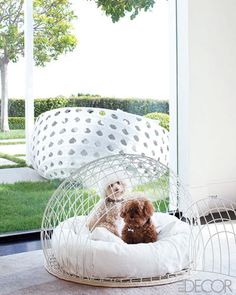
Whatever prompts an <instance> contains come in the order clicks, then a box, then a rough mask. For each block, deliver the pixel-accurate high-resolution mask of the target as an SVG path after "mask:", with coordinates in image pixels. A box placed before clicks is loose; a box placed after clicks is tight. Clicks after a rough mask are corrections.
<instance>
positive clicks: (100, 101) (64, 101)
mask: <svg viewBox="0 0 236 295" xmlns="http://www.w3.org/2000/svg"><path fill="white" fill-rule="evenodd" d="M34 107H35V114H34V115H35V117H38V116H39V115H40V114H42V113H44V112H46V111H49V110H52V109H57V108H62V107H94V108H106V109H112V110H116V109H121V110H123V111H126V112H129V113H133V114H137V115H141V116H143V115H145V114H148V113H152V112H158V113H167V114H168V113H169V102H168V101H167V100H155V99H137V98H132V99H128V98H127V99H121V98H108V97H99V96H79V97H72V98H65V97H56V98H47V99H35V101H34ZM24 116H25V101H24V100H23V99H10V100H9V117H24Z"/></svg>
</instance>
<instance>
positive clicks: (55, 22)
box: [0, 0, 77, 66]
mask: <svg viewBox="0 0 236 295" xmlns="http://www.w3.org/2000/svg"><path fill="white" fill-rule="evenodd" d="M23 4H24V0H0V59H3V58H5V60H6V61H8V62H9V61H12V62H17V61H18V59H19V57H20V56H22V55H23V54H24V11H23ZM75 18H76V16H75V14H74V12H73V10H72V8H71V4H70V1H69V0H34V58H35V63H36V65H41V66H44V65H45V64H46V63H47V62H50V61H51V60H55V59H57V58H58V56H59V55H60V54H62V53H65V52H67V51H72V50H73V49H74V48H75V46H76V44H77V40H76V37H75V35H73V27H72V24H71V22H72V20H73V19H75Z"/></svg>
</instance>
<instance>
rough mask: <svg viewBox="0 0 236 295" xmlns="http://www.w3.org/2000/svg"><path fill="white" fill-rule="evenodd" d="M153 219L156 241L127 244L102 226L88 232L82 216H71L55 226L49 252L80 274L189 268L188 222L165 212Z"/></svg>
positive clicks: (130, 275)
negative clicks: (156, 233) (156, 234)
mask: <svg viewBox="0 0 236 295" xmlns="http://www.w3.org/2000/svg"><path fill="white" fill-rule="evenodd" d="M152 220H153V222H154V224H155V226H156V229H157V232H158V241H157V242H155V243H148V244H143V243H141V244H126V243H125V242H123V241H122V239H121V238H119V237H117V236H115V235H114V234H113V233H111V232H109V231H108V230H107V229H105V228H102V227H97V228H96V229H95V230H94V231H93V232H92V233H91V232H90V231H89V230H88V228H87V227H86V225H85V224H86V217H85V216H79V217H72V218H70V219H67V220H65V221H64V222H62V223H60V224H59V225H58V226H57V227H56V228H55V229H54V231H53V236H52V251H53V254H54V256H55V258H56V260H57V262H58V263H59V265H60V266H61V268H62V269H63V270H64V271H65V272H68V273H69V274H72V275H73V274H74V275H76V276H78V275H79V276H82V277H95V278H96V277H98V278H107V277H110V278H112V277H114V278H118V277H120V278H121V277H125V278H135V277H156V276H161V275H166V274H167V273H175V272H178V271H181V270H183V269H185V268H188V267H189V225H188V224H187V223H185V222H182V221H180V220H179V219H177V218H176V217H174V216H171V215H168V214H164V213H154V215H153V217H152ZM104 261H106V263H104ZM78 266H79V267H78Z"/></svg>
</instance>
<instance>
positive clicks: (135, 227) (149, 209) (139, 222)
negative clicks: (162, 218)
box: [120, 197, 157, 244]
mask: <svg viewBox="0 0 236 295" xmlns="http://www.w3.org/2000/svg"><path fill="white" fill-rule="evenodd" d="M153 212H154V209H153V205H152V203H151V202H150V201H149V200H148V199H147V198H144V197H142V198H137V199H132V200H127V201H126V202H124V204H123V205H122V208H121V215H120V216H121V217H122V218H124V222H125V225H124V227H123V229H122V240H123V241H124V242H126V243H127V244H138V243H151V242H156V241H157V232H156V229H155V226H154V224H153V223H152V221H151V216H152V214H153Z"/></svg>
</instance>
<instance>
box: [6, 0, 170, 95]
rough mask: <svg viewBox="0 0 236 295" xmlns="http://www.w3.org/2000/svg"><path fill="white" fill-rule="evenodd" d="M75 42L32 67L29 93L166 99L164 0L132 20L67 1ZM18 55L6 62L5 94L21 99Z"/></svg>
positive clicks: (166, 22)
mask: <svg viewBox="0 0 236 295" xmlns="http://www.w3.org/2000/svg"><path fill="white" fill-rule="evenodd" d="M72 3H73V7H74V10H75V13H76V14H77V16H78V19H77V20H76V21H75V22H74V27H75V34H76V36H77V38H78V46H77V48H76V49H75V50H74V51H73V52H72V53H68V54H66V55H63V56H61V57H60V58H59V59H58V60H57V61H53V62H51V63H49V64H48V65H47V66H46V67H43V68H42V67H37V68H36V67H35V68H34V97H35V98H39V97H41V98H43V97H55V96H58V95H63V96H70V95H73V94H74V95H77V94H78V93H90V94H99V95H102V96H110V97H140V98H155V99H168V98H169V10H168V1H166V0H158V1H156V5H155V7H154V8H153V9H152V11H150V12H143V13H141V14H140V15H139V16H137V17H136V19H134V20H132V21H131V20H130V19H129V17H125V19H122V20H121V21H119V22H118V23H115V24H114V23H112V21H111V19H110V18H109V17H107V16H106V15H105V14H104V13H103V12H102V11H101V10H100V9H98V8H97V7H96V5H95V3H94V1H87V0H72ZM24 78H25V65H24V60H23V58H22V59H21V60H20V61H19V62H18V63H17V64H10V66H9V97H24V93H25V81H24Z"/></svg>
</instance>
